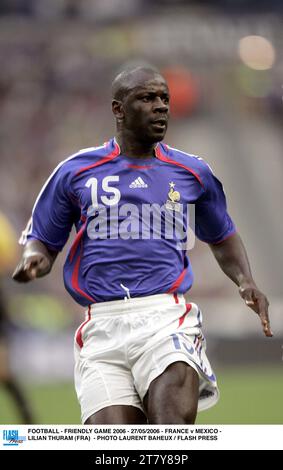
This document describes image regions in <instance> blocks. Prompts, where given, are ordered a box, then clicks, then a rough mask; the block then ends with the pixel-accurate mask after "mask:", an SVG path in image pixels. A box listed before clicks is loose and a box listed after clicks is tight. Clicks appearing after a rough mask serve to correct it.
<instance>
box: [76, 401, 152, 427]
mask: <svg viewBox="0 0 283 470" xmlns="http://www.w3.org/2000/svg"><path fill="white" fill-rule="evenodd" d="M146 422H147V419H146V417H145V415H144V413H143V412H142V411H141V410H140V409H139V408H137V407H135V406H125V405H115V406H107V407H106V408H103V409H102V410H100V411H97V412H96V413H94V414H92V415H91V416H90V417H89V418H88V419H87V420H86V421H85V423H84V424H146Z"/></svg>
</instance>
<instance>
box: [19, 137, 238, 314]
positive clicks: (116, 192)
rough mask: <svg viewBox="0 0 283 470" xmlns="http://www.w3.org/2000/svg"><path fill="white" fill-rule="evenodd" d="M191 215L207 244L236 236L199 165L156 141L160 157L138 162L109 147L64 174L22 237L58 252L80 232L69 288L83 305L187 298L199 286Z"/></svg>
mask: <svg viewBox="0 0 283 470" xmlns="http://www.w3.org/2000/svg"><path fill="white" fill-rule="evenodd" d="M189 208H193V209H194V226H195V234H196V236H197V237H198V238H199V239H200V240H202V241H204V242H207V243H219V242H221V241H222V240H224V239H225V238H227V237H228V236H230V235H232V234H233V233H234V232H235V226H234V223H233V221H232V220H231V218H230V216H229V214H228V213H227V207H226V199H225V194H224V192H223V187H222V185H221V183H220V182H219V180H218V179H217V178H216V177H215V176H214V174H213V173H212V171H211V169H210V167H209V166H208V165H207V163H205V162H204V161H203V160H202V159H201V158H199V157H196V156H194V155H189V154H186V153H184V152H181V151H179V150H176V149H173V148H170V147H168V146H167V145H165V144H163V143H159V144H157V145H156V147H155V156H152V157H148V158H138V159H134V158H130V157H127V156H125V155H122V154H121V152H120V148H119V146H118V144H117V142H116V141H115V139H111V140H110V141H109V142H107V143H105V144H104V145H103V146H101V147H95V148H89V149H84V150H81V151H80V152H78V153H76V154H74V155H71V156H70V157H69V158H67V159H66V160H65V161H63V162H62V163H61V164H59V165H58V166H57V168H56V169H55V170H54V172H53V173H52V174H51V176H50V177H49V179H48V180H47V182H46V184H45V185H44V187H43V188H42V190H41V192H40V193H39V196H38V198H37V200H36V202H35V206H34V208H33V212H32V218H31V224H30V226H29V228H28V230H27V231H26V233H25V235H26V236H25V237H23V238H24V239H25V240H24V242H26V240H31V239H37V240H40V241H41V242H43V243H44V244H45V245H46V246H47V247H48V248H49V249H50V250H52V251H60V250H62V248H63V247H64V245H65V243H66V242H67V240H68V237H69V234H70V231H71V229H72V226H73V225H75V228H76V232H77V235H76V237H75V239H74V241H73V244H72V246H71V248H70V250H69V253H68V256H67V259H66V262H65V265H64V282H65V286H66V289H67V290H68V291H69V293H70V294H71V296H72V297H73V298H74V299H75V300H76V301H77V302H78V303H79V304H81V305H83V306H86V305H89V304H91V303H94V302H104V301H111V300H117V299H123V298H124V297H125V296H128V297H138V296H147V295H153V294H161V293H184V292H186V291H187V290H188V289H189V288H190V287H191V285H192V282H193V273H192V269H191V265H190V261H189V258H188V252H187V246H188V242H189V240H188V237H190V234H188V230H187V228H188V225H189V217H190V210H189Z"/></svg>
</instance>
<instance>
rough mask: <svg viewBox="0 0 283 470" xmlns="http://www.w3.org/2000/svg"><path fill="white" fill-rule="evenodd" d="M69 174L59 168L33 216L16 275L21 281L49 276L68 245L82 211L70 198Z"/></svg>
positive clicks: (35, 207) (45, 186)
mask: <svg viewBox="0 0 283 470" xmlns="http://www.w3.org/2000/svg"><path fill="white" fill-rule="evenodd" d="M69 175H70V172H68V167H66V166H64V165H59V166H58V167H57V168H56V169H55V170H54V172H53V173H52V174H51V176H50V177H49V178H48V180H47V182H46V183H45V185H44V186H43V188H42V190H41V191H40V193H39V196H38V198H37V200H36V203H35V205H34V208H33V211H32V217H31V219H30V221H29V223H28V225H27V227H26V229H25V230H24V231H23V233H22V236H21V238H20V244H22V245H24V250H23V254H22V259H21V261H20V262H19V264H18V266H17V267H16V269H15V271H14V274H13V279H14V280H15V281H17V282H28V281H30V280H32V279H35V278H37V277H42V276H45V275H46V274H48V273H49V272H50V271H51V268H52V266H53V263H54V261H55V259H56V257H57V254H58V252H59V251H61V250H62V249H63V247H64V245H65V243H66V242H67V239H68V237H69V234H70V231H71V229H72V225H73V223H74V220H75V219H77V216H78V213H77V212H76V211H78V210H79V209H78V208H77V207H75V206H74V204H73V202H72V199H71V197H70V192H69V191H70V181H69Z"/></svg>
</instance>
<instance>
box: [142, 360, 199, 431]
mask: <svg viewBox="0 0 283 470" xmlns="http://www.w3.org/2000/svg"><path fill="white" fill-rule="evenodd" d="M198 398H199V377H198V374H197V372H196V371H195V369H194V368H192V367H191V366H190V365H189V364H187V363H185V362H182V361H178V362H173V363H172V364H170V365H169V366H168V367H167V368H166V369H165V371H164V372H163V373H162V374H161V375H159V376H158V377H157V378H156V379H154V380H153V381H152V382H151V384H150V386H149V389H148V391H147V393H146V395H145V398H144V407H145V410H146V413H147V417H148V420H149V422H150V423H156V424H162V423H163V424H165V423H168V424H186V423H187V424H190V423H193V422H194V421H195V418H196V414H197V407H198Z"/></svg>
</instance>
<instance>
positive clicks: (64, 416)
mask: <svg viewBox="0 0 283 470" xmlns="http://www.w3.org/2000/svg"><path fill="white" fill-rule="evenodd" d="M216 372H217V377H218V383H219V387H220V393H221V397H220V401H219V402H218V404H217V405H216V406H214V407H213V408H211V409H210V410H208V411H203V412H201V413H199V415H198V419H197V424H283V406H282V396H283V365H282V366H281V367H278V368H269V367H267V366H264V367H262V368H261V369H259V368H254V367H253V368H252V367H251V368H246V369H239V368H237V369H229V370H227V369H222V370H216ZM25 390H26V393H27V395H28V396H29V399H30V401H31V404H32V408H33V411H34V414H35V417H36V421H37V423H40V424H79V423H80V411H79V406H78V404H77V399H76V396H75V392H74V388H73V384H58V383H56V384H50V385H26V386H25ZM15 423H19V418H18V416H17V413H16V411H15V409H14V407H13V404H12V403H11V400H10V398H9V396H8V395H7V394H6V393H5V391H4V389H3V387H1V386H0V424H15Z"/></svg>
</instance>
